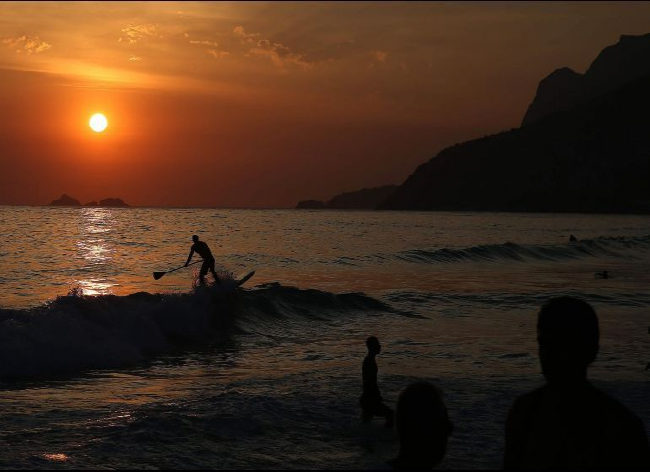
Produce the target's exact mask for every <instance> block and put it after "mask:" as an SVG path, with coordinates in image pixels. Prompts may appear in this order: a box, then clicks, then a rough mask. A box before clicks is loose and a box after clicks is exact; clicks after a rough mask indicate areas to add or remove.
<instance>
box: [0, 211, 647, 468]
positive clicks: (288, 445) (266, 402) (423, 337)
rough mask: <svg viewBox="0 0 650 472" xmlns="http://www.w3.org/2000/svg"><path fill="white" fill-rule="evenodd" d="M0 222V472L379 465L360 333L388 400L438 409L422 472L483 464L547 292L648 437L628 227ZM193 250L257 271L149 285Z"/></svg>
mask: <svg viewBox="0 0 650 472" xmlns="http://www.w3.org/2000/svg"><path fill="white" fill-rule="evenodd" d="M0 228H1V229H2V231H1V232H0V405H1V406H2V408H0V448H1V449H2V451H3V452H2V454H0V467H1V468H28V467H34V468H172V467H178V468H206V467H207V468H217V469H218V468H272V469H277V468H289V469H294V468H331V469H337V468H338V469H345V468H369V467H373V466H376V465H378V464H381V463H382V462H383V461H385V460H386V459H389V458H391V457H393V456H394V454H395V453H396V451H397V443H396V438H395V436H394V433H393V432H392V431H390V430H387V429H385V428H383V426H382V420H381V419H376V420H375V421H373V423H372V424H370V425H361V424H360V423H359V419H358V417H359V410H358V407H357V403H358V397H359V395H360V393H361V363H362V360H363V357H364V355H365V351H366V350H365V345H364V340H365V338H366V337H367V336H369V335H376V336H378V337H379V339H380V341H381V342H382V345H383V350H382V354H381V355H380V356H379V357H378V358H377V362H378V365H379V386H380V388H381V390H382V394H383V396H384V399H385V401H386V402H387V403H388V404H391V405H394V403H395V401H396V400H397V396H398V394H399V392H400V390H401V389H403V388H404V387H405V386H406V385H408V384H409V383H410V382H412V381H414V380H416V379H426V380H430V381H432V382H434V383H435V384H436V385H438V386H439V387H440V388H441V389H442V390H443V392H444V394H445V399H446V402H447V405H448V407H449V411H450V416H451V419H452V421H453V422H454V424H455V431H454V434H453V436H452V437H451V439H450V442H449V448H448V454H447V457H446V458H445V459H444V461H443V463H442V464H441V467H442V468H492V469H496V468H499V467H500V465H501V457H502V453H503V429H504V422H505V417H506V414H507V411H508V408H509V406H510V404H511V403H512V401H513V400H514V398H515V397H516V396H517V395H519V394H521V393H524V392H526V391H528V390H530V389H532V388H535V387H537V386H539V385H541V384H542V383H543V379H542V377H541V374H540V368H539V363H538V361H537V355H536V343H535V321H536V313H537V310H538V309H539V306H540V305H541V304H542V303H544V301H546V300H547V299H549V298H550V297H552V296H556V295H561V294H571V295H576V296H580V297H583V298H585V299H586V300H588V301H589V302H590V303H591V304H592V305H593V306H594V307H595V309H596V311H597V312H598V315H599V319H600V325H601V351H600V354H599V357H598V359H597V361H596V362H595V364H594V365H593V366H592V368H591V369H590V378H591V379H592V380H593V381H594V383H595V384H596V385H597V386H598V387H600V388H602V389H603V390H605V391H607V392H609V393H611V394H613V395H614V396H616V397H617V398H618V399H619V400H621V401H622V402H623V403H624V404H626V405H627V406H628V407H629V408H630V409H631V410H632V411H634V412H635V413H636V414H637V415H639V416H640V417H641V418H642V419H643V420H644V422H645V425H646V428H648V427H650V408H648V398H650V382H649V380H650V372H645V371H644V367H645V365H646V363H647V362H648V361H650V335H649V334H648V326H650V314H649V313H650V312H649V310H650V271H648V267H649V266H648V263H649V262H650V217H647V216H630V215H618V216H616V215H569V214H562V215H555V214H506V213H443V212H433V213H418V212H415V213H413V212H357V211H354V212H352V211H351V212H344V211H298V210H285V211H275V210H260V211H256V210H213V209H137V208H131V209H97V208H82V209H64V208H47V207H0ZM192 234H199V235H200V236H201V239H203V240H204V241H206V242H207V243H208V244H209V246H210V247H211V249H212V252H213V253H214V255H215V257H216V259H217V265H218V268H219V270H220V271H221V273H222V275H223V276H224V277H230V276H234V277H237V276H239V275H243V274H244V273H247V272H249V271H250V270H255V271H256V273H255V276H254V277H253V278H252V279H251V280H250V281H248V282H247V283H246V284H245V285H244V286H243V287H241V288H240V289H238V290H237V291H235V292H233V293H230V294H219V293H213V291H212V290H194V289H193V280H194V278H195V277H196V272H197V266H192V267H191V268H187V269H183V270H179V271H176V272H174V273H170V274H168V275H165V276H164V277H163V278H161V279H160V280H157V281H156V280H154V279H153V277H152V272H154V271H162V270H169V269H172V268H175V267H178V266H181V265H182V264H183V263H184V262H185V259H186V258H187V255H188V252H189V248H190V245H191V239H190V238H191V235H192ZM570 234H574V235H576V237H578V238H579V241H578V242H577V243H572V244H569V243H568V238H569V235H570ZM602 270H608V271H609V272H610V273H611V274H612V277H611V278H609V279H606V280H599V279H595V278H594V273H595V272H597V271H602ZM208 280H210V276H208Z"/></svg>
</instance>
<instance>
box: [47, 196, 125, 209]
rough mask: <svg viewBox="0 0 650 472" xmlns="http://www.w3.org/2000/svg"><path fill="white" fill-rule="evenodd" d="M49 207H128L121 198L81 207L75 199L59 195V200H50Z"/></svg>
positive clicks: (93, 202)
mask: <svg viewBox="0 0 650 472" xmlns="http://www.w3.org/2000/svg"><path fill="white" fill-rule="evenodd" d="M49 206H70V207H80V206H84V207H116V208H126V207H128V206H130V205H128V204H127V203H125V202H124V200H122V199H121V198H105V199H103V200H100V201H99V203H97V202H96V201H92V202H88V203H85V204H84V205H81V202H80V201H79V200H77V199H76V198H72V197H71V196H69V195H68V194H65V193H64V194H63V195H61V198H58V199H56V200H52V202H50V205H49Z"/></svg>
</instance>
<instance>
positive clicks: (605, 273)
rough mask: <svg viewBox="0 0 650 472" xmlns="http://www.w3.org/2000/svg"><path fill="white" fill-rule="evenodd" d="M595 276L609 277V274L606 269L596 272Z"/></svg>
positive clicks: (600, 277)
mask: <svg viewBox="0 0 650 472" xmlns="http://www.w3.org/2000/svg"><path fill="white" fill-rule="evenodd" d="M594 278H596V279H609V274H608V273H607V271H606V270H604V271H602V272H596V273H595V274H594Z"/></svg>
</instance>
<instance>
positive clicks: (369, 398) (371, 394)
mask: <svg viewBox="0 0 650 472" xmlns="http://www.w3.org/2000/svg"><path fill="white" fill-rule="evenodd" d="M366 346H367V347H368V355H367V356H366V358H365V359H364V360H363V367H362V375H363V393H362V394H361V398H360V399H359V404H360V405H361V410H362V411H361V419H362V421H363V422H364V423H367V422H368V421H370V420H372V418H373V416H375V415H376V416H383V417H384V418H386V427H387V428H392V427H393V410H392V409H391V408H389V407H387V406H386V405H384V404H383V402H382V398H381V393H380V392H379V386H378V385H377V371H378V369H377V362H376V361H375V357H376V356H377V354H379V353H380V352H381V344H379V339H377V338H376V337H374V336H370V337H369V338H368V339H366Z"/></svg>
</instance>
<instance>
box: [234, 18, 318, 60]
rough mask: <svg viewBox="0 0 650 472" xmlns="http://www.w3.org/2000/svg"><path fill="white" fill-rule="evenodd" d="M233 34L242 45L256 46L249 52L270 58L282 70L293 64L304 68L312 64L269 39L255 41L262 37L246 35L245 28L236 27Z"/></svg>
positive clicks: (251, 34)
mask: <svg viewBox="0 0 650 472" xmlns="http://www.w3.org/2000/svg"><path fill="white" fill-rule="evenodd" d="M233 34H234V35H235V36H236V37H238V38H239V39H240V41H241V43H242V44H245V45H254V46H253V47H252V48H251V49H250V50H249V51H248V52H249V53H250V54H252V55H256V56H264V57H268V58H269V59H271V60H272V61H273V63H274V64H275V65H276V66H278V67H279V68H281V69H284V67H285V66H286V64H288V63H292V64H297V65H299V66H302V67H309V66H310V64H309V63H308V62H306V61H305V60H304V56H303V55H301V54H296V53H294V52H292V51H291V49H289V48H288V47H287V46H285V45H284V44H281V43H276V42H272V41H270V40H268V39H257V40H256V39H255V38H259V37H260V36H261V34H260V33H246V31H245V30H244V27H243V26H236V27H235V28H234V29H233Z"/></svg>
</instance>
